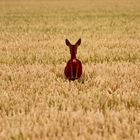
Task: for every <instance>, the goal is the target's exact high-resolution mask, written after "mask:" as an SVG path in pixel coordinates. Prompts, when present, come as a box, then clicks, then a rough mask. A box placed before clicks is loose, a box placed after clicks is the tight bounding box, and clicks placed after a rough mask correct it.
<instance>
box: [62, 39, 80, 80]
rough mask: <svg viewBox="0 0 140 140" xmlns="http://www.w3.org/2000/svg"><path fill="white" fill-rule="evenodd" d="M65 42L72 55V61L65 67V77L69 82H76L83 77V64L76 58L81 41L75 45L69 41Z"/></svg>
mask: <svg viewBox="0 0 140 140" xmlns="http://www.w3.org/2000/svg"><path fill="white" fill-rule="evenodd" d="M65 41H66V45H67V46H69V49H70V54H71V59H70V60H69V61H68V62H67V65H66V67H65V71H64V72H65V76H66V78H68V79H69V80H75V79H78V78H80V77H81V75H82V63H81V61H80V60H78V59H77V58H76V54H77V48H78V46H79V45H80V44H81V39H79V40H78V41H77V42H76V44H75V45H71V43H70V42H69V41H68V40H67V39H66V40H65Z"/></svg>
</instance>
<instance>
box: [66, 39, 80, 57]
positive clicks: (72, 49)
mask: <svg viewBox="0 0 140 140" xmlns="http://www.w3.org/2000/svg"><path fill="white" fill-rule="evenodd" d="M65 42H66V45H67V46H68V47H69V49H70V54H71V58H72V59H74V58H76V54H77V48H78V46H79V45H80V44H81V38H80V39H79V40H78V41H77V42H76V43H75V45H72V44H71V43H70V42H69V40H68V39H66V40H65Z"/></svg>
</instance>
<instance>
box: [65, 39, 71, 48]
mask: <svg viewBox="0 0 140 140" xmlns="http://www.w3.org/2000/svg"><path fill="white" fill-rule="evenodd" d="M65 42H66V45H67V46H69V47H70V46H71V43H70V42H69V40H68V39H65Z"/></svg>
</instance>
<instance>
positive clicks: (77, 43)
mask: <svg viewBox="0 0 140 140" xmlns="http://www.w3.org/2000/svg"><path fill="white" fill-rule="evenodd" d="M80 44H81V38H80V39H79V40H78V41H77V42H76V44H75V45H76V46H79V45H80Z"/></svg>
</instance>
